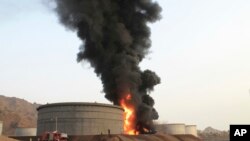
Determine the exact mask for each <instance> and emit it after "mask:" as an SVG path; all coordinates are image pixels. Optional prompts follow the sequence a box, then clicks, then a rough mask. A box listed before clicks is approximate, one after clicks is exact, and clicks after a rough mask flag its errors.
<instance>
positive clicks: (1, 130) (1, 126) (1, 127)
mask: <svg viewBox="0 0 250 141" xmlns="http://www.w3.org/2000/svg"><path fill="white" fill-rule="evenodd" d="M2 132H3V121H0V136H1V135H2Z"/></svg>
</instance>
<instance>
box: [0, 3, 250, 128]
mask: <svg viewBox="0 0 250 141" xmlns="http://www.w3.org/2000/svg"><path fill="white" fill-rule="evenodd" d="M46 1H48V0H46ZM157 1H158V2H159V4H160V5H161V6H162V8H163V12H162V20H161V21H159V22H157V23H155V24H153V25H150V26H151V27H152V28H151V29H152V36H151V39H152V42H153V45H152V48H151V49H150V52H151V53H150V54H149V55H148V56H147V57H146V59H145V60H144V61H143V62H142V63H141V64H140V66H141V68H142V69H151V70H153V71H155V72H156V73H157V74H158V75H159V76H160V77H161V82H162V83H161V84H159V85H158V86H156V87H155V91H154V92H152V94H151V96H152V97H153V98H154V99H155V103H156V105H155V107H156V109H157V110H158V112H159V114H160V119H159V120H160V121H161V122H168V123H179V122H180V123H186V124H197V125H198V128H199V129H203V128H205V127H207V126H209V125H210V126H212V127H214V128H217V129H225V130H227V129H228V128H229V124H250V47H249V46H250V1H249V0H157ZM49 6H50V7H51V4H48V3H46V2H44V1H42V0H0V95H5V96H11V97H12V96H13V97H18V98H23V99H26V100H28V101H30V102H37V103H42V104H45V103H53V102H64V101H67V102H71V101H73V102H78V101H80V102H94V101H96V102H101V103H109V101H107V100H106V99H105V98H104V94H103V93H102V84H101V81H100V80H99V78H98V77H97V76H96V74H95V73H94V72H93V69H92V68H90V66H89V64H88V63H87V62H84V63H82V64H79V63H77V62H76V53H77V52H78V48H79V46H80V44H81V42H80V41H79V39H78V38H77V36H76V34H75V33H73V32H71V31H69V30H66V29H65V28H64V27H63V26H62V25H60V24H59V22H58V19H57V17H56V15H55V13H54V12H53V11H52V10H51V8H49ZM52 6H53V4H52Z"/></svg>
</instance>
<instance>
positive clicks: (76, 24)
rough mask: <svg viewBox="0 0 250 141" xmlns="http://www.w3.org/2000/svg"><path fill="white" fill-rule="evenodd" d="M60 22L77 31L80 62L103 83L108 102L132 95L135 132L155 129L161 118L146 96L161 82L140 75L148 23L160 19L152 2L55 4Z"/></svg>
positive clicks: (74, 0) (62, 0) (70, 0)
mask: <svg viewBox="0 0 250 141" xmlns="http://www.w3.org/2000/svg"><path fill="white" fill-rule="evenodd" d="M55 1H56V4H57V7H56V12H57V13H58V15H59V19H60V22H61V23H62V24H63V25H65V26H66V27H67V28H69V29H71V30H73V31H77V35H78V37H79V38H80V39H81V40H82V42H83V44H82V46H81V47H80V52H79V53H78V55H77V61H78V62H80V61H82V60H87V61H89V62H90V64H91V66H92V67H93V68H94V70H95V73H96V74H97V75H98V76H99V77H100V78H101V80H102V84H103V89H104V92H105V97H106V98H107V99H108V100H110V101H112V102H113V103H114V104H116V105H119V101H120V99H121V98H123V97H124V95H125V94H127V93H130V94H131V95H132V100H131V104H132V105H134V106H135V108H136V113H137V115H136V122H137V124H138V125H139V127H137V128H142V127H141V126H143V127H144V128H148V129H152V128H153V127H152V120H153V119H157V118H158V113H157V112H156V110H155V109H154V108H153V106H154V100H153V99H152V97H151V96H150V95H148V93H149V92H150V91H152V90H153V87H154V85H156V84H159V83H160V78H159V77H158V76H157V75H156V74H155V73H154V72H152V71H150V70H145V71H141V70H140V67H139V63H140V62H141V61H142V59H143V58H144V57H145V55H146V54H147V52H148V49H149V47H150V46H151V40H150V39H149V37H150V29H149V27H148V26H147V23H148V22H151V23H152V22H155V21H156V20H158V19H160V15H159V13H160V11H161V8H160V6H159V5H158V4H157V3H156V2H152V0H55Z"/></svg>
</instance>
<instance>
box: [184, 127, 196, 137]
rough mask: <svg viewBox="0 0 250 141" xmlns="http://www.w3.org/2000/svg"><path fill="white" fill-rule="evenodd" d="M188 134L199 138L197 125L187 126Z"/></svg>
mask: <svg viewBox="0 0 250 141" xmlns="http://www.w3.org/2000/svg"><path fill="white" fill-rule="evenodd" d="M186 134H190V135H194V136H196V137H197V127H196V125H186Z"/></svg>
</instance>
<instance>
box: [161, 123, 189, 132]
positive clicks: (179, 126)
mask: <svg viewBox="0 0 250 141" xmlns="http://www.w3.org/2000/svg"><path fill="white" fill-rule="evenodd" d="M166 133H167V134H171V135H179V134H185V133H186V128H185V124H183V123H173V124H167V125H166Z"/></svg>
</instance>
